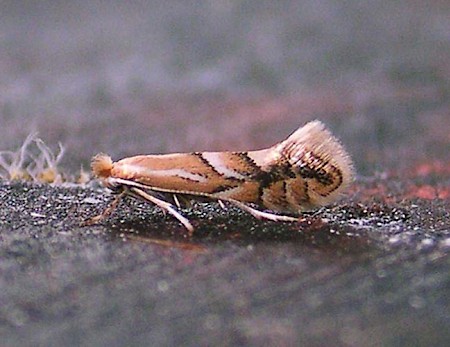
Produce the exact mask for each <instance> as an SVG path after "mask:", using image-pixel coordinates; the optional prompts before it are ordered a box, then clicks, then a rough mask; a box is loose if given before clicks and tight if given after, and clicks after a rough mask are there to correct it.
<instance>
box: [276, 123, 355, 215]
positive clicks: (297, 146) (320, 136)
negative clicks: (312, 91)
mask: <svg viewBox="0 0 450 347" xmlns="http://www.w3.org/2000/svg"><path fill="white" fill-rule="evenodd" d="M278 146H279V147H278V148H277V149H278V150H279V151H280V153H281V154H282V155H283V156H284V157H286V158H287V159H288V161H289V163H290V164H291V165H292V167H293V169H294V171H295V172H296V173H297V174H298V175H299V176H300V177H302V178H303V179H304V180H305V181H306V182H307V189H308V194H309V198H310V202H311V204H312V205H316V206H320V205H325V204H328V203H330V202H332V201H334V200H336V198H338V197H339V195H341V193H342V192H343V191H344V190H345V189H346V188H347V187H348V186H349V185H350V183H351V182H352V181H353V179H354V175H355V174H354V168H353V163H352V160H351V158H350V156H349V154H348V153H347V151H346V150H345V149H344V147H343V146H342V144H341V143H340V141H339V140H338V139H337V138H336V137H334V135H333V134H332V133H331V132H330V131H329V130H328V129H327V128H326V127H325V125H324V124H323V123H322V122H320V121H317V120H316V121H312V122H309V123H307V124H306V125H305V126H303V127H301V128H299V129H298V130H297V131H295V132H294V133H293V134H292V135H290V136H289V137H288V138H287V139H286V140H285V141H283V142H281V143H280V144H279V145H278Z"/></svg>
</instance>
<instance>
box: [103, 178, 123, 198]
mask: <svg viewBox="0 0 450 347" xmlns="http://www.w3.org/2000/svg"><path fill="white" fill-rule="evenodd" d="M105 185H106V186H107V187H108V188H109V189H110V190H112V193H113V194H118V193H121V192H122V190H123V184H121V183H119V182H117V181H116V180H114V179H106V180H105Z"/></svg>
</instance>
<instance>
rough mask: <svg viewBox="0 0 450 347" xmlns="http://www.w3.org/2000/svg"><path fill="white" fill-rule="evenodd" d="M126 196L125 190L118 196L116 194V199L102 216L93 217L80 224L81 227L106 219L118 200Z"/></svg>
mask: <svg viewBox="0 0 450 347" xmlns="http://www.w3.org/2000/svg"><path fill="white" fill-rule="evenodd" d="M126 194H127V189H126V188H125V189H124V190H123V191H122V192H121V193H120V194H118V195H117V196H116V198H115V199H114V200H113V202H112V203H111V204H110V205H109V206H108V207H107V208H106V209H105V210H104V211H103V213H102V214H99V215H98V216H95V217H92V218H89V219H88V220H85V221H84V222H82V223H81V226H88V225H93V224H97V223H98V222H100V221H101V220H103V219H105V218H106V217H108V216H109V215H110V214H111V212H112V211H114V210H115V209H116V207H117V205H118V204H119V202H120V200H121V199H122V198H123V197H124V195H126Z"/></svg>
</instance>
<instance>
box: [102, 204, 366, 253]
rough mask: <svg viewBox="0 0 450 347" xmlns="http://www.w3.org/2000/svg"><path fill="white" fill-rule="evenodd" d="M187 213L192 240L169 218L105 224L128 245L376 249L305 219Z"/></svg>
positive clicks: (355, 235) (331, 225)
mask: <svg viewBox="0 0 450 347" xmlns="http://www.w3.org/2000/svg"><path fill="white" fill-rule="evenodd" d="M208 208H209V210H208V209H206V210H205V209H195V210H194V209H193V210H190V211H188V212H187V213H185V215H187V216H188V217H189V220H190V222H191V223H192V225H193V226H194V227H195V231H194V233H193V234H192V235H189V233H188V231H187V230H186V229H185V228H184V227H183V226H182V225H181V224H180V223H178V222H177V221H176V220H174V219H173V218H171V216H164V215H163V214H162V213H157V212H156V211H155V212H156V213H151V214H150V217H147V218H145V217H144V216H140V215H138V216H136V214H133V215H132V214H127V216H126V217H124V216H122V217H121V218H116V220H115V221H114V220H113V221H111V222H108V223H107V224H109V225H108V227H109V229H110V231H111V235H113V236H116V237H120V238H122V239H123V238H125V239H127V240H130V241H135V242H144V243H151V244H155V245H160V246H167V247H175V248H181V249H186V250H196V251H198V250H199V249H205V248H206V249H208V248H213V247H216V246H218V245H220V244H223V243H224V242H231V243H233V244H236V245H239V246H243V247H245V246H250V245H255V244H261V243H271V244H274V243H290V244H295V245H299V246H300V245H301V246H304V247H311V248H314V249H320V250H324V251H330V252H342V253H361V252H364V251H365V250H368V249H371V248H373V244H372V240H371V239H370V238H369V237H368V235H367V233H366V232H364V231H362V230H359V229H356V228H354V227H352V226H350V225H347V224H345V223H344V224H342V223H337V222H336V221H329V220H327V219H324V218H322V217H321V216H320V215H315V214H313V213H311V214H309V215H308V214H305V215H304V217H303V218H301V219H300V220H299V222H293V223H292V222H291V223H282V222H272V221H264V220H257V219H255V218H253V217H252V216H250V215H248V214H247V213H244V212H242V211H240V210H239V209H230V210H228V211H220V210H219V209H217V208H216V207H215V206H212V207H211V206H208Z"/></svg>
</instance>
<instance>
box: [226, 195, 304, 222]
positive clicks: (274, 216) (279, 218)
mask: <svg viewBox="0 0 450 347" xmlns="http://www.w3.org/2000/svg"><path fill="white" fill-rule="evenodd" d="M227 201H229V202H231V203H232V204H234V205H236V206H237V207H239V208H240V209H242V210H244V211H246V212H248V213H250V214H251V215H252V216H253V217H255V218H257V219H268V220H272V221H275V222H297V221H298V220H299V219H298V218H295V217H290V216H282V215H278V214H275V213H270V212H263V211H259V210H257V209H254V208H252V207H250V206H247V205H246V204H244V203H242V202H240V201H237V200H233V199H229V200H227Z"/></svg>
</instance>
